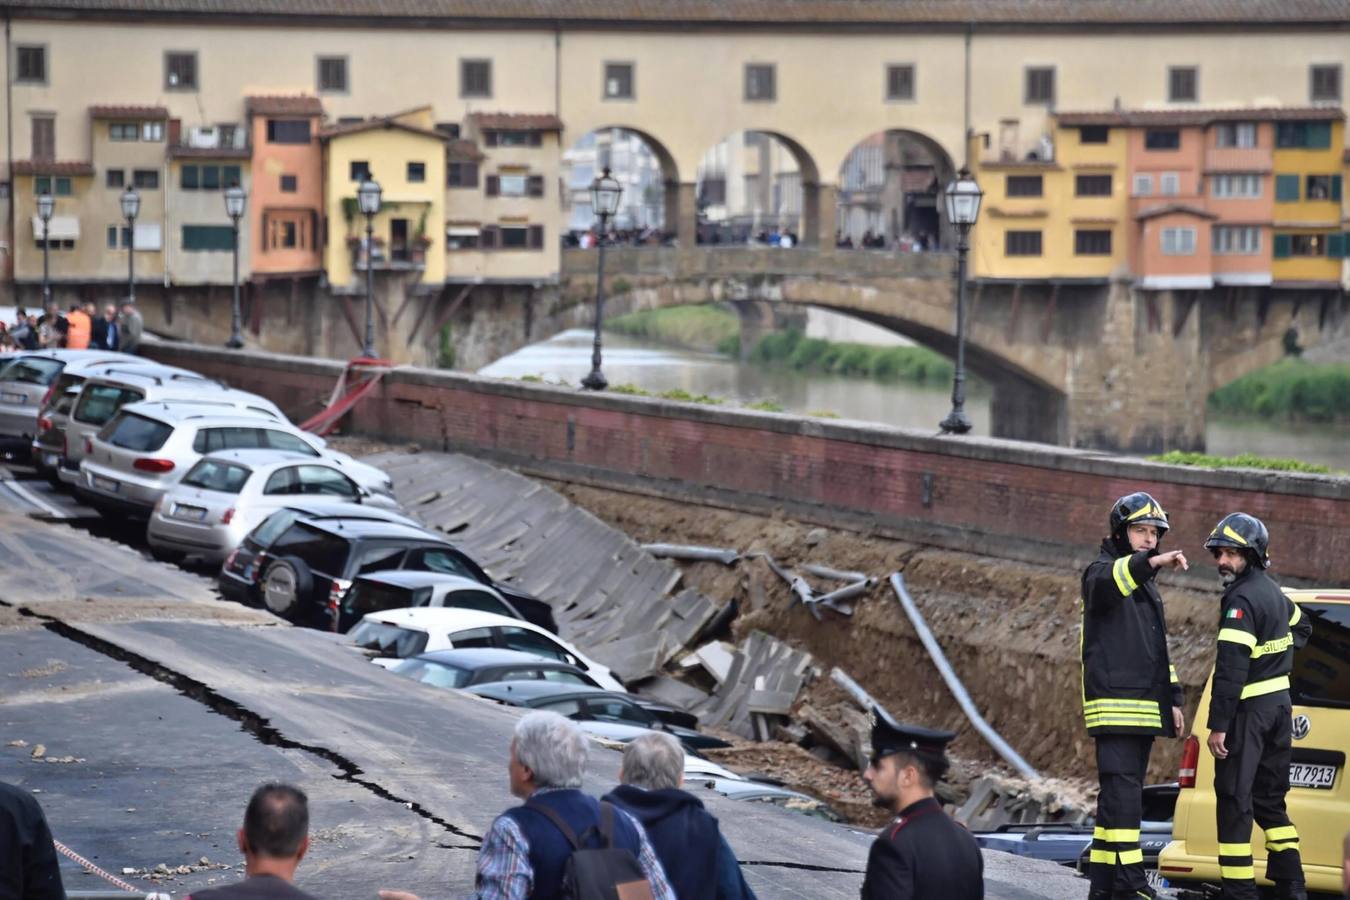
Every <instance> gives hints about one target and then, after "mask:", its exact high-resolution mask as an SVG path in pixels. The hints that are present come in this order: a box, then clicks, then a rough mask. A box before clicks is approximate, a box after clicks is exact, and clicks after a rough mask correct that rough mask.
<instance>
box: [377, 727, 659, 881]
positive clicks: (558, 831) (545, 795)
mask: <svg viewBox="0 0 1350 900" xmlns="http://www.w3.org/2000/svg"><path fill="white" fill-rule="evenodd" d="M507 771H508V772H509V774H510V781H511V793H512V794H514V795H515V796H517V797H519V798H520V799H521V800H524V801H525V802H524V803H523V804H522V805H520V806H516V807H513V808H511V809H508V810H507V811H506V812H504V813H502V814H501V815H500V816H498V817H497V818H496V820H495V821H494V822H493V823H492V827H491V828H489V829H488V833H487V834H486V835H485V836H484V837H483V846H482V848H481V849H480V850H479V851H478V874H477V878H476V880H475V888H476V889H475V891H474V894H473V897H474V898H476V900H525V898H530V900H559V898H562V897H564V896H566V894H565V893H564V876H565V875H566V874H567V873H568V871H569V868H570V867H569V866H568V861H569V860H570V859H571V857H572V855H573V853H574V852H577V853H580V852H582V851H584V850H590V849H599V848H600V847H601V846H603V841H602V839H601V836H600V832H601V827H602V822H603V820H605V819H608V820H609V825H610V826H611V835H612V844H611V846H612V847H614V848H616V849H619V850H623V851H627V852H628V853H630V854H632V856H633V857H634V858H636V860H637V862H638V864H639V865H640V866H641V869H642V874H643V875H644V876H646V879H647V887H648V888H649V890H650V892H651V897H652V900H676V897H675V893H674V891H672V890H671V887H670V882H669V881H667V879H666V873H665V870H664V869H662V867H661V861H660V860H659V859H657V857H656V853H655V852H654V851H653V850H652V845H651V843H650V842H649V841H648V840H647V835H646V833H645V832H643V830H642V826H641V825H639V824H638V822H637V820H636V819H634V818H633V817H632V816H630V815H629V814H628V813H626V812H624V811H623V810H621V809H617V808H615V807H614V806H613V805H611V804H609V803H602V802H601V801H598V800H596V799H595V798H594V797H590V796H588V795H586V794H585V793H583V792H582V791H581V778H582V775H583V774H584V773H585V771H586V736H585V735H584V734H582V732H581V729H580V728H578V727H577V726H576V724H575V723H574V722H572V721H570V720H568V719H565V718H563V717H562V716H560V715H558V714H557V713H555V712H549V711H547V710H540V711H537V712H531V713H527V714H526V715H525V716H523V717H522V718H521V720H520V721H519V722H517V723H516V729H515V736H514V738H513V739H512V741H511V755H510V761H509V763H508V764H507ZM606 811H607V812H606ZM574 840H575V842H576V843H577V844H579V846H574ZM379 895H380V900H418V898H417V895H415V894H410V893H408V892H406V891H391V890H382V891H380V894H379Z"/></svg>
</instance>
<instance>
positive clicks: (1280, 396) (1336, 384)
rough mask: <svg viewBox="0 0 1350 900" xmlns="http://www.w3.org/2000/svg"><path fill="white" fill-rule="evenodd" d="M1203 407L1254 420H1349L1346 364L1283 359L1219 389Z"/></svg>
mask: <svg viewBox="0 0 1350 900" xmlns="http://www.w3.org/2000/svg"><path fill="white" fill-rule="evenodd" d="M1209 408H1210V409H1211V410H1212V411H1214V412H1217V413H1221V414H1226V415H1232V416H1249V417H1252V418H1257V419H1273V420H1285V421H1303V422H1338V421H1350V365H1347V364H1345V363H1324V364H1317V363H1309V362H1305V361H1304V360H1302V359H1299V358H1297V357H1288V358H1286V359H1282V360H1280V361H1279V362H1277V363H1275V364H1274V365H1271V366H1266V367H1265V368H1264V369H1259V370H1257V371H1255V372H1252V373H1250V374H1248V375H1244V376H1243V377H1241V378H1239V379H1238V380H1237V381H1234V382H1233V383H1232V384H1228V385H1225V386H1224V387H1221V388H1219V389H1218V390H1217V391H1215V392H1214V393H1212V394H1210V395H1209Z"/></svg>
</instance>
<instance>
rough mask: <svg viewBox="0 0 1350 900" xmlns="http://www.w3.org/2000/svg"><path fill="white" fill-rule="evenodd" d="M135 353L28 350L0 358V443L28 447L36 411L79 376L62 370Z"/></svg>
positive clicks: (119, 359) (34, 431)
mask: <svg viewBox="0 0 1350 900" xmlns="http://www.w3.org/2000/svg"><path fill="white" fill-rule="evenodd" d="M127 361H131V362H135V361H136V357H134V356H128V355H127V354H125V353H117V352H116V351H109V350H29V351H24V352H20V353H16V354H14V355H12V356H6V357H3V358H0V445H4V447H5V448H6V449H27V445H29V444H31V443H32V441H33V439H34V438H35V437H36V436H37V424H38V413H39V411H40V410H41V408H42V404H43V401H44V400H46V399H48V398H49V397H50V396H51V395H52V394H53V393H55V394H56V395H57V396H60V394H61V393H63V392H64V391H65V388H66V387H67V386H69V385H71V384H78V383H79V382H78V380H76V379H77V378H78V376H75V377H72V378H68V379H65V380H64V381H63V382H61V384H60V385H59V386H58V381H60V380H61V376H62V374H63V373H67V372H69V373H71V374H72V376H74V373H75V372H76V371H78V370H79V369H80V368H92V367H93V366H96V365H100V364H108V363H117V362H127Z"/></svg>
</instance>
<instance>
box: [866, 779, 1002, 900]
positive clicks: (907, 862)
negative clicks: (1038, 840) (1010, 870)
mask: <svg viewBox="0 0 1350 900" xmlns="http://www.w3.org/2000/svg"><path fill="white" fill-rule="evenodd" d="M862 895H863V900H982V898H983V897H984V857H983V856H981V855H980V847H979V845H978V844H976V843H975V838H973V837H971V836H970V832H969V831H966V829H965V828H963V827H961V825H959V824H958V823H956V822H955V821H953V820H952V818H951V816H949V815H947V814H946V813H945V812H943V811H942V806H941V805H940V804H939V803H938V802H937V800H935V799H934V798H932V797H929V798H927V799H925V800H920V801H918V802H917V803H911V804H910V805H909V806H906V807H905V808H904V809H903V810H901V812H900V816H899V818H897V819H896V820H895V822H894V823H892V824H890V825H887V826H886V828H885V829H884V830H883V831H882V832H881V834H880V835H878V836H877V839H876V841H875V842H874V843H873V844H872V850H871V852H870V853H868V854H867V877H866V878H865V879H864V880H863V888H862Z"/></svg>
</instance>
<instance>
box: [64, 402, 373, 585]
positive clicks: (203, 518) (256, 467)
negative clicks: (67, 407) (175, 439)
mask: <svg viewBox="0 0 1350 900" xmlns="http://www.w3.org/2000/svg"><path fill="white" fill-rule="evenodd" d="M128 421H134V420H128ZM85 462H86V464H87V463H88V460H86V461H85ZM86 471H87V472H88V474H89V476H90V479H91V481H92V482H93V483H94V484H98V482H100V481H111V479H102V478H101V476H98V475H95V474H94V472H93V470H89V469H86ZM112 483H113V485H114V487H112V488H111V491H110V493H111V492H115V491H116V490H117V489H118V487H117V486H118V485H119V483H118V482H115V481H114V482H112ZM99 489H100V490H109V488H108V485H107V484H100V485H99ZM296 495H302V496H320V497H325V498H327V499H330V500H333V499H336V500H343V501H346V502H348V503H352V504H358V503H369V504H371V505H372V506H379V507H382V508H386V509H396V508H397V504H396V502H395V501H394V499H393V498H392V497H387V496H385V495H383V494H372V493H371V492H370V491H367V490H365V489H364V488H362V487H361V486H360V485H358V484H357V483H356V482H354V481H352V480H351V479H350V478H348V477H347V475H346V474H345V473H344V472H343V471H342V469H341V468H340V467H339V466H338V465H336V464H335V463H332V462H329V461H328V460H326V459H321V458H315V457H311V456H306V455H303V454H300V453H292V452H290V451H285V450H224V451H221V452H220V453H211V454H208V455H206V456H203V457H201V458H200V459H199V460H198V461H197V463H196V464H195V465H193V466H192V468H191V469H189V470H188V471H187V473H186V474H185V475H183V477H182V480H181V481H179V482H178V483H177V484H175V485H173V486H172V487H170V488H169V489H168V490H167V491H165V492H164V493H163V494H161V495H160V497H159V499H158V500H156V501H155V505H154V507H153V508H152V510H151V513H150V521H149V523H148V524H147V526H146V531H145V537H146V541H147V542H148V543H149V544H150V549H151V550H152V551H153V552H154V553H155V554H156V556H158V557H160V558H162V559H174V558H181V557H183V556H187V555H189V554H191V555H194V556H201V557H203V558H205V559H207V560H208V561H212V562H219V561H220V560H223V559H224V558H225V557H227V556H228V555H229V554H230V552H231V551H232V550H234V548H235V547H237V546H239V542H240V541H242V540H243V539H244V536H245V535H247V534H248V533H249V532H250V531H252V530H253V529H254V528H255V527H256V526H257V525H259V524H261V523H262V522H263V520H264V519H266V518H267V517H268V516H269V515H271V514H272V513H273V512H275V511H276V510H278V509H280V508H281V507H282V506H284V505H285V504H286V503H287V502H288V501H289V500H290V499H291V498H292V497H294V496H296ZM105 496H106V495H105Z"/></svg>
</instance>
